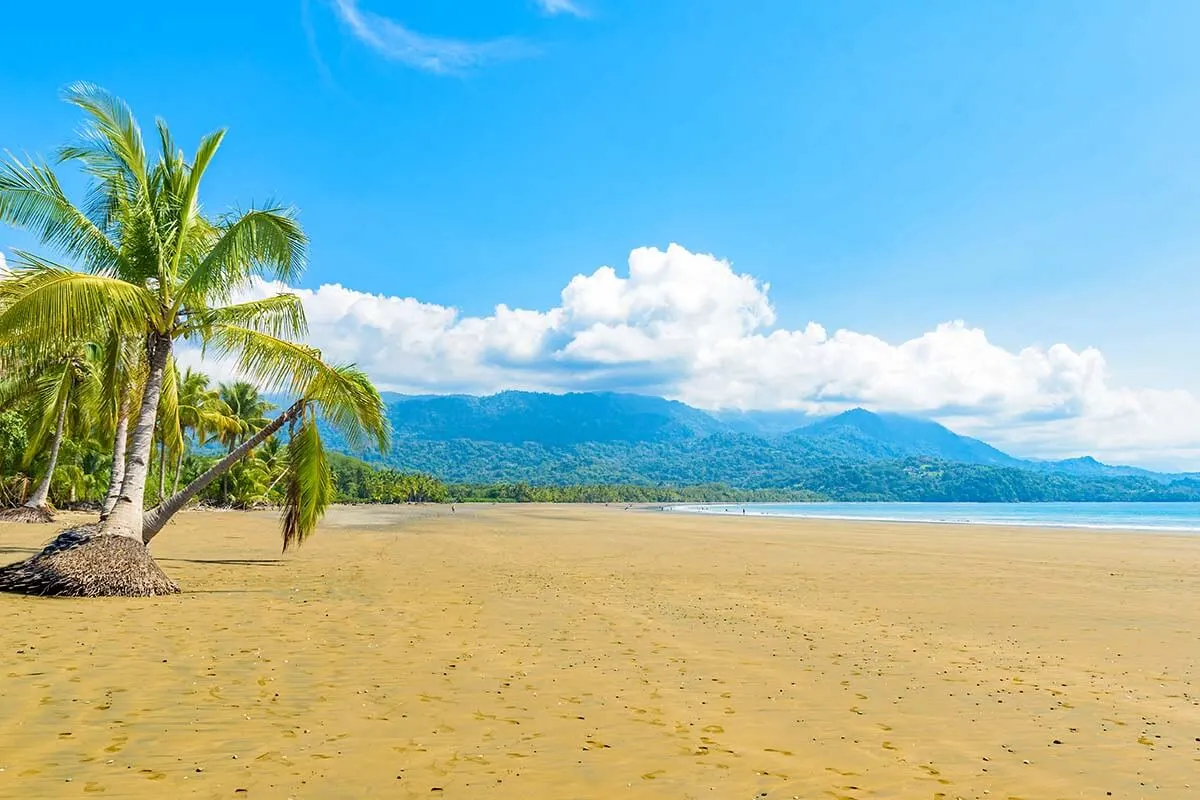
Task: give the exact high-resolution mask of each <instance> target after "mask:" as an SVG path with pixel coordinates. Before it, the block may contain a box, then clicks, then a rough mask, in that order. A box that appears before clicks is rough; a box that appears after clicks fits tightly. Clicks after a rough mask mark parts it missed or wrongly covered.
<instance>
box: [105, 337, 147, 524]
mask: <svg viewBox="0 0 1200 800" xmlns="http://www.w3.org/2000/svg"><path fill="white" fill-rule="evenodd" d="M141 356H142V350H141V348H140V347H139V346H138V342H136V341H134V340H132V339H130V338H128V337H123V336H121V335H120V334H119V333H118V332H117V331H115V330H111V329H110V330H109V331H108V335H107V337H106V340H105V344H104V351H103V356H102V358H101V362H102V365H103V367H102V369H101V372H100V376H101V381H102V383H101V390H100V397H101V404H100V421H101V422H102V424H103V425H104V426H105V428H106V429H107V430H108V431H109V433H110V436H111V441H112V463H111V465H110V467H109V473H108V491H107V492H106V493H105V496H104V501H103V503H102V505H101V508H100V519H101V521H103V520H106V519H108V515H109V514H110V513H112V510H113V507H114V506H116V504H117V499H118V498H119V497H120V496H121V485H122V484H123V483H124V480H125V448H126V446H127V444H128V442H129V418H130V416H131V415H132V402H131V400H130V397H131V396H132V395H134V394H136V389H137V388H138V387H140V386H141V383H142V380H143V379H144V374H143V373H144V370H143V369H142V367H143V362H142V360H141Z"/></svg>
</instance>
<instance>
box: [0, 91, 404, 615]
mask: <svg viewBox="0 0 1200 800" xmlns="http://www.w3.org/2000/svg"><path fill="white" fill-rule="evenodd" d="M66 98H67V100H68V101H69V102H70V103H72V104H73V105H75V106H76V107H78V108H79V109H80V110H81V111H83V113H84V115H85V119H86V124H85V127H84V129H83V130H82V132H81V135H80V137H79V139H78V140H77V141H76V142H75V143H73V144H70V145H68V146H66V147H63V148H62V149H61V150H60V151H59V154H58V160H59V163H62V164H71V165H74V166H77V167H79V169H80V170H81V171H82V173H83V175H84V178H85V179H86V180H87V182H88V190H87V192H86V195H85V200H84V202H83V203H81V204H76V203H74V202H73V201H72V200H71V199H70V198H69V197H68V196H67V195H66V193H65V192H64V190H63V188H62V186H61V184H60V182H59V180H58V177H57V175H56V174H55V172H54V169H53V168H52V167H51V166H49V165H48V164H45V163H41V162H38V161H35V160H28V159H27V160H20V159H17V158H11V157H10V158H9V159H8V160H7V161H5V162H3V163H0V223H6V224H11V225H16V226H20V227H24V228H26V229H28V230H30V231H31V232H33V233H34V234H35V235H37V236H38V237H39V238H40V240H41V242H42V244H43V246H45V247H46V248H48V249H49V250H50V251H51V252H52V253H54V259H58V260H54V259H52V258H51V257H48V256H46V255H35V254H33V253H28V252H23V251H15V252H14V258H13V261H12V264H13V267H14V268H13V269H12V270H11V271H10V272H8V273H6V274H5V275H4V276H2V278H0V374H2V375H3V382H2V384H3V386H2V388H0V412H11V413H12V414H13V415H14V416H11V417H9V418H8V423H9V425H10V428H11V430H10V429H5V431H4V435H0V440H3V443H5V444H6V445H7V446H8V447H16V446H17V444H18V443H22V444H23V446H24V451H23V453H22V454H21V456H20V458H19V459H15V457H14V454H13V453H6V454H5V455H4V456H3V457H2V458H3V460H4V463H6V464H10V463H12V464H15V463H17V462H18V461H19V464H20V470H21V472H20V473H19V474H14V475H9V474H7V473H6V475H5V480H4V485H5V491H6V494H7V496H8V497H9V498H12V499H15V500H16V501H17V502H20V503H21V506H22V507H21V508H20V509H18V510H17V511H15V512H13V513H11V514H9V515H8V517H9V518H10V519H25V520H29V521H41V520H45V519H49V518H50V517H51V514H52V512H51V507H50V501H51V499H52V498H53V499H56V500H58V501H59V502H72V501H77V500H80V499H85V498H86V499H91V500H96V501H100V502H101V524H100V526H99V528H98V530H95V531H90V532H88V533H87V534H86V535H84V536H83V537H82V538H83V540H86V541H81V539H80V536H79V535H75V536H73V537H70V538H69V539H62V542H61V544H62V546H63V547H66V546H67V545H68V544H69V545H70V546H71V547H86V548H87V549H88V552H89V553H94V554H95V558H94V559H92V561H91V562H89V563H90V564H91V567H93V568H94V569H95V570H99V571H101V572H103V571H106V570H107V571H112V570H113V569H118V571H119V570H121V569H124V570H126V571H127V572H128V571H133V572H136V571H137V570H138V569H141V567H139V566H138V565H135V564H132V563H129V562H128V558H134V559H135V560H136V559H139V558H140V559H143V561H144V564H142V566H144V567H145V569H146V570H148V571H149V572H157V571H158V570H157V566H156V565H154V564H153V561H152V560H150V559H149V556H148V554H145V553H143V551H144V548H142V549H141V550H138V549H137V548H130V547H129V546H128V543H117V542H114V541H113V539H116V538H124V539H132V540H135V541H136V542H143V541H145V542H149V541H150V539H152V538H153V537H154V535H155V534H157V533H158V532H159V531H160V530H161V529H162V527H163V525H165V524H166V522H167V521H168V520H169V519H170V518H171V516H172V515H173V514H174V513H175V512H177V511H178V510H179V509H180V508H182V507H183V506H184V505H186V504H187V503H188V502H190V501H191V500H192V499H194V498H195V497H197V496H199V495H200V494H201V493H203V492H204V491H206V490H207V489H208V487H209V486H210V485H211V483H212V482H213V481H214V480H216V479H217V478H222V479H223V480H222V492H223V497H225V498H227V499H228V498H232V497H233V496H234V493H235V492H236V493H237V496H239V497H241V498H257V499H266V498H269V497H270V496H271V494H272V492H274V491H276V488H277V487H278V488H279V490H280V498H281V504H282V507H283V519H282V527H283V537H284V547H285V549H286V548H287V547H288V546H289V545H291V544H298V543H300V542H302V541H303V540H304V538H305V537H306V536H307V535H308V534H309V533H311V532H312V530H313V529H314V528H315V526H316V523H317V521H318V520H319V519H320V517H321V515H322V514H323V512H324V510H325V507H326V506H327V505H328V503H329V502H330V500H331V499H332V496H333V492H332V475H331V473H330V469H329V464H328V458H327V456H326V453H325V448H324V445H323V443H322V440H321V434H320V431H319V430H318V427H317V419H318V417H320V418H321V419H322V420H323V421H324V424H326V425H329V426H332V427H333V428H335V429H337V430H338V431H339V432H340V435H341V436H342V437H345V438H344V441H346V442H347V443H348V444H349V445H351V446H354V447H362V446H365V445H366V444H367V442H368V441H370V442H372V443H373V445H374V447H376V448H377V449H379V450H381V451H382V450H384V449H386V445H387V423H386V419H385V418H384V411H383V403H382V400H381V399H380V397H379V394H378V392H377V391H376V390H375V389H374V387H373V386H372V385H371V383H370V381H369V380H368V379H367V377H366V375H365V374H363V373H362V372H361V371H360V370H357V369H355V368H354V367H352V366H338V365H329V364H326V363H325V362H324V361H323V360H322V359H321V356H320V353H319V352H317V351H316V350H315V349H313V348H311V347H308V346H305V345H303V344H299V343H298V342H297V340H298V339H300V338H301V337H302V336H303V335H304V334H305V332H306V323H305V319H304V311H303V308H302V306H301V304H300V300H299V298H298V297H297V296H296V295H295V294H291V293H286V292H285V293H280V294H277V295H275V296H273V297H268V298H264V299H256V300H246V301H241V302H238V301H237V298H238V295H239V293H241V292H244V291H246V290H247V289H249V288H250V287H251V286H252V285H253V282H254V281H255V280H256V279H260V278H262V279H268V280H277V281H281V282H287V281H290V280H292V279H294V278H296V277H297V276H299V274H300V273H301V272H302V270H303V268H304V262H305V250H306V244H307V241H306V238H305V235H304V232H303V230H302V229H301V228H300V225H299V223H298V222H297V221H296V218H295V215H294V214H293V212H292V211H291V210H290V209H287V208H283V207H279V206H274V205H269V206H267V207H264V208H252V209H250V210H248V211H242V212H233V213H229V214H224V215H220V216H208V215H206V214H205V213H203V212H202V208H203V206H202V204H201V200H200V188H201V184H202V180H203V177H204V175H205V172H206V170H207V169H208V167H209V165H210V164H211V163H212V161H213V159H214V157H215V156H216V154H217V151H218V149H219V147H220V145H221V142H222V140H223V138H224V131H218V132H216V133H213V134H210V135H208V136H205V137H203V138H202V139H201V141H200V144H199V146H198V148H197V149H196V152H195V154H194V156H192V157H191V159H188V158H187V157H185V155H184V154H183V151H182V150H180V149H179V148H177V147H176V145H175V143H174V140H173V139H172V136H171V133H170V130H169V129H168V128H167V126H166V124H165V123H163V122H162V121H159V122H158V124H157V140H158V145H159V151H158V153H157V154H152V153H151V152H150V151H148V150H147V148H146V146H145V143H144V142H143V140H142V134H141V130H140V128H139V127H138V125H137V122H136V120H135V119H134V117H133V115H132V113H131V112H130V110H129V108H128V107H127V106H126V105H125V104H124V103H123V102H121V101H120V100H119V99H117V98H115V97H113V96H111V95H109V94H107V93H106V92H104V91H103V90H101V89H99V88H97V87H95V86H92V85H90V84H75V85H73V86H72V87H70V88H69V89H68V91H67V93H66ZM180 341H188V342H191V343H193V344H198V345H200V346H202V347H203V348H204V350H205V352H207V353H208V354H210V355H212V356H216V357H220V358H225V359H227V360H228V361H230V362H231V363H232V364H233V365H234V366H235V368H236V369H237V370H238V372H239V373H240V374H242V375H244V376H246V377H247V378H249V379H251V380H253V381H254V383H255V384H257V385H259V386H262V387H265V388H269V389H272V390H274V391H281V392H284V393H286V394H287V395H288V396H289V397H290V398H292V399H291V403H290V405H289V406H288V407H287V408H286V409H285V410H284V411H283V412H282V413H280V414H278V415H277V416H274V417H273V418H271V419H268V417H267V416H265V415H266V414H267V413H268V411H270V407H269V405H268V404H266V403H264V402H262V401H260V400H258V399H257V392H256V390H254V388H253V387H249V385H248V384H232V385H230V386H227V387H223V389H224V394H222V392H221V391H218V392H217V395H216V397H213V396H212V395H211V394H210V393H208V389H207V380H206V379H203V378H202V376H199V375H195V374H190V373H185V374H184V375H180V374H179V372H178V369H177V367H176V364H175V357H174V352H175V348H176V346H177V344H178V343H179V342H180ZM247 387H249V388H248V389H247ZM239 392H240V393H241V394H239ZM247 392H249V394H247ZM242 401H246V403H247V404H246V405H245V406H244V407H243V405H242ZM272 413H273V412H272ZM284 427H286V428H287V439H286V445H281V444H279V443H278V442H277V443H276V444H275V445H268V444H267V442H268V440H269V439H271V438H272V437H274V436H275V435H276V434H277V433H278V432H279V431H281V430H282V429H283V428H284ZM209 434H212V435H214V436H216V437H217V438H218V439H219V440H220V441H222V442H223V443H225V444H226V445H227V452H226V454H225V456H224V457H223V458H221V459H219V460H217V461H216V462H215V463H214V464H212V465H211V466H209V467H208V469H206V470H204V471H203V472H201V473H199V474H198V475H196V476H195V478H194V479H193V480H192V481H190V482H189V483H188V484H187V485H185V486H184V487H183V488H182V489H178V491H175V492H174V493H172V494H171V495H169V496H168V495H167V492H166V486H167V473H168V471H169V470H170V469H171V467H172V466H174V472H175V475H174V476H173V480H172V486H175V487H177V486H178V483H179V479H180V477H181V473H182V472H183V469H182V467H183V464H184V460H185V457H186V450H187V436H188V435H190V436H193V437H196V438H197V439H203V438H205V437H207V436H208V435H209ZM21 440H23V442H22V441H21ZM260 448H261V449H260ZM281 448H282V449H283V450H285V451H286V452H283V451H282V450H281ZM156 456H157V457H156ZM106 460H107V462H108V464H107V470H106V468H105V464H104V462H105V461H106ZM155 462H157V464H156V463H155ZM106 472H107V474H106ZM35 476H36V477H35ZM155 476H156V477H157V479H158V492H157V498H155V499H156V500H157V503H156V504H155V505H153V506H152V507H148V506H150V505H151V504H150V502H149V501H150V499H151V498H150V496H149V495H153V491H152V490H150V491H148V487H151V486H153V478H154V477H155ZM226 476H227V477H226ZM31 487H32V488H31ZM101 487H105V488H106V489H107V491H105V492H103V494H102V492H101ZM60 538H61V537H60ZM55 552H57V551H55ZM106 552H107V553H108V554H109V555H112V554H117V553H120V554H122V555H121V557H120V558H119V559H111V558H107V557H106V555H105V553H106ZM130 554H133V555H130ZM121 559H126V560H125V561H124V562H123V566H121V567H114V566H113V565H114V564H115V563H116V562H117V561H120V560H121ZM33 561H34V560H31V563H32V562H33ZM76 561H78V559H76ZM37 563H38V564H40V563H41V562H37ZM80 563H82V562H80ZM5 569H6V570H8V573H6V574H15V573H14V571H13V570H9V569H8V568H5ZM16 572H21V570H16ZM147 574H148V573H147ZM86 577H87V580H88V581H90V582H91V583H90V585H95V586H99V585H103V586H104V587H106V588H105V592H106V593H123V592H124V591H125V590H128V592H129V593H145V592H150V593H154V592H156V591H168V590H170V589H171V588H172V587H173V584H171V583H170V582H169V581H168V580H167V579H166V578H165V576H163V577H162V579H161V580H157V583H155V582H154V581H151V582H150V584H146V585H139V586H138V587H134V586H133V585H132V583H130V582H129V581H128V580H126V579H127V578H128V577H129V575H124V576H122V575H113V576H104V575H96V574H90V575H88V576H86ZM123 581H124V584H123ZM19 585H20V587H21V590H25V591H39V590H46V585H44V584H39V583H38V576H37V575H34V574H31V573H29V572H28V570H26V571H25V572H22V573H21V580H20V584H19ZM54 586H55V587H56V588H55V591H58V592H60V593H71V591H72V589H71V587H69V586H67V587H66V588H63V587H60V586H59V584H57V583H56V584H54ZM123 587H124V588H123Z"/></svg>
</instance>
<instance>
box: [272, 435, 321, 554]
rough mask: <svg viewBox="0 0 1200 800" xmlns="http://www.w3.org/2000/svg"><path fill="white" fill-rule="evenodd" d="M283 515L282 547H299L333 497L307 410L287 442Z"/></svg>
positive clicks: (317, 436)
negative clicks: (286, 472) (286, 470)
mask: <svg viewBox="0 0 1200 800" xmlns="http://www.w3.org/2000/svg"><path fill="white" fill-rule="evenodd" d="M285 481H286V483H287V487H286V489H285V491H284V508H283V518H282V528H283V550H284V552H287V550H288V548H290V547H292V546H297V547H298V546H300V545H301V544H303V543H304V540H305V539H307V538H308V537H309V535H310V534H312V532H313V531H314V530H316V527H317V523H318V522H320V521H321V517H322V516H324V515H325V509H326V508H328V507H329V503H330V500H331V499H332V497H333V474H332V472H331V471H330V469H329V461H328V460H327V459H326V457H325V448H324V447H323V446H322V444H321V434H320V432H319V431H318V430H317V422H316V419H315V417H314V415H313V414H312V413H311V412H306V413H305V415H304V418H303V420H302V421H301V423H300V425H299V427H297V428H296V429H295V430H294V431H293V432H292V435H291V438H290V440H289V441H288V474H287V478H286V479H285Z"/></svg>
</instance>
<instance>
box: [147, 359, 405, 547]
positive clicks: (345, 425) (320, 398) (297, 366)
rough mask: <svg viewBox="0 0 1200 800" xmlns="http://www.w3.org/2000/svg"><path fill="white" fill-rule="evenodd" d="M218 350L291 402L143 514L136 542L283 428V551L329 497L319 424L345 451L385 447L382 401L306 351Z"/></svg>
mask: <svg viewBox="0 0 1200 800" xmlns="http://www.w3.org/2000/svg"><path fill="white" fill-rule="evenodd" d="M222 345H223V346H224V347H225V348H227V351H228V352H240V353H242V356H241V361H240V364H239V368H240V371H243V372H247V373H256V374H260V375H263V376H264V377H265V378H267V379H268V381H267V385H268V386H272V387H275V388H279V389H281V390H283V391H286V392H287V393H288V394H289V395H291V396H293V397H297V398H298V399H297V400H296V401H295V402H293V403H292V404H291V405H290V406H288V408H287V409H285V410H284V411H283V413H281V414H280V415H279V416H277V417H275V419H273V420H271V422H270V423H268V424H267V425H265V426H263V427H262V428H261V429H260V430H258V431H257V432H256V433H254V434H253V435H251V436H249V437H248V438H246V439H245V440H243V441H242V442H241V443H240V444H238V445H237V446H236V447H234V448H233V450H231V451H230V452H229V453H227V454H226V455H225V457H224V458H222V459H221V460H220V461H218V462H217V463H216V464H214V465H213V466H211V467H210V468H209V469H208V470H206V471H205V472H204V473H203V474H202V475H200V476H199V477H197V478H196V479H195V480H193V481H192V482H191V483H189V484H188V485H187V486H186V487H184V488H183V489H182V490H181V491H179V492H177V493H176V494H175V495H174V496H172V497H170V498H168V499H167V500H166V501H165V502H163V503H161V504H160V505H159V506H157V507H155V508H153V509H151V510H149V511H147V512H146V518H145V526H144V528H143V539H144V540H145V541H146V542H147V543H149V542H150V541H151V540H152V539H153V538H154V537H155V536H157V535H158V533H159V532H160V531H161V530H162V529H163V526H164V525H166V523H167V521H168V520H170V518H171V517H172V516H174V515H175V514H176V513H177V512H178V511H179V510H180V509H182V508H183V507H184V506H185V505H187V503H188V502H190V501H191V500H192V499H193V498H195V497H196V496H197V495H198V494H199V493H200V492H202V491H204V489H205V488H206V487H208V486H209V484H211V483H212V482H213V481H214V480H216V479H217V478H219V477H221V476H223V475H224V474H225V473H227V472H228V471H229V470H230V469H231V468H232V467H233V465H234V464H236V463H237V462H238V461H240V460H241V459H242V458H244V457H246V456H247V455H249V454H250V453H251V452H253V450H254V449H255V448H256V447H258V446H259V445H261V444H263V443H264V442H266V441H267V440H268V439H270V438H271V437H273V436H275V435H276V434H277V433H278V432H279V431H281V430H282V429H283V428H284V427H285V426H287V429H288V444H287V456H286V460H285V461H286V468H287V469H286V473H285V475H284V477H283V479H282V480H283V481H284V484H285V486H284V504H283V517H282V528H283V546H284V550H287V549H288V548H289V547H291V546H292V545H298V544H301V543H303V541H304V540H305V539H306V538H307V537H308V536H309V535H310V534H311V533H312V531H313V530H314V529H315V528H316V525H317V522H318V521H319V520H320V519H321V516H322V515H323V514H324V513H325V509H326V508H327V507H328V505H329V502H330V500H331V498H332V496H333V483H332V475H331V473H330V470H329V463H328V459H327V457H326V454H325V450H324V446H323V444H322V441H321V434H320V430H319V428H318V424H317V423H318V420H323V421H324V422H325V423H327V424H329V425H331V426H332V427H334V428H336V429H338V431H340V432H341V433H342V435H343V436H344V437H345V438H346V441H347V443H349V444H350V446H351V447H361V446H363V445H365V444H366V443H367V442H368V441H371V440H373V443H374V444H375V445H376V446H378V447H379V448H380V449H381V450H382V449H386V448H387V444H388V423H387V417H386V415H385V412H384V405H383V400H382V398H381V397H380V396H379V392H378V391H377V390H376V389H375V387H374V386H373V385H372V384H371V381H370V379H369V378H368V377H367V376H366V373H364V372H363V371H362V370H360V369H358V368H357V367H354V366H346V365H342V366H330V365H328V364H326V363H325V362H324V361H322V359H321V357H320V353H319V352H318V351H317V350H315V349H313V348H311V347H308V346H305V345H301V344H291V345H289V347H290V348H291V352H290V353H288V354H284V353H283V352H282V349H281V350H278V351H275V352H268V351H265V350H248V349H244V348H242V347H241V346H240V344H239V343H238V342H236V341H225V342H223V343H222Z"/></svg>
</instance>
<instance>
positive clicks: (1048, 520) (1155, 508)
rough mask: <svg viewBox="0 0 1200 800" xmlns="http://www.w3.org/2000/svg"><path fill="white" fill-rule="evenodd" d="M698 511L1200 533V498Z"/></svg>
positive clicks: (729, 506)
mask: <svg viewBox="0 0 1200 800" xmlns="http://www.w3.org/2000/svg"><path fill="white" fill-rule="evenodd" d="M670 510H672V511H680V512H688V513H697V514H722V515H725V514H728V515H737V516H742V515H743V512H744V514H745V516H767V517H803V518H808V519H848V520H874V521H880V522H937V523H954V524H964V525H972V524H973V525H1026V526H1033V527H1049V528H1098V529H1112V530H1136V531H1163V532H1178V533H1189V532H1190V533H1200V503H741V504H736V503H706V504H687V505H676V506H671V507H670Z"/></svg>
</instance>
